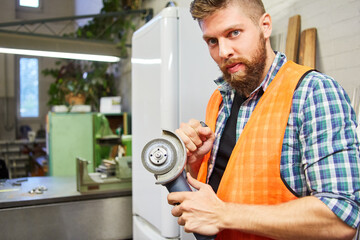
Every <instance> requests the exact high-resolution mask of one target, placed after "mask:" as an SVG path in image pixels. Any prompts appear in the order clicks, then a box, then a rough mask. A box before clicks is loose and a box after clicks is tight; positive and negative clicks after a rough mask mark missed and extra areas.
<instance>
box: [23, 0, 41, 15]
mask: <svg viewBox="0 0 360 240" xmlns="http://www.w3.org/2000/svg"><path fill="white" fill-rule="evenodd" d="M42 5H43V0H16V10H17V11H18V12H42Z"/></svg>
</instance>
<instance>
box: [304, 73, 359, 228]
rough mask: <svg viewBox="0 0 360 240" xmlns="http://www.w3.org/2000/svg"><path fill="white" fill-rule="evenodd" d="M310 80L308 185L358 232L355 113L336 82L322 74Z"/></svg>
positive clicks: (306, 129)
mask: <svg viewBox="0 0 360 240" xmlns="http://www.w3.org/2000/svg"><path fill="white" fill-rule="evenodd" d="M306 78H307V80H306V83H305V84H308V86H307V89H308V90H307V93H306V97H305V100H304V105H303V108H302V114H301V118H302V125H301V129H300V135H299V139H300V144H301V150H300V151H301V156H302V166H303V169H304V172H305V177H306V184H307V187H308V190H309V192H310V194H311V195H313V196H315V197H317V198H319V199H320V200H321V201H322V202H323V203H325V204H326V205H327V206H328V207H329V208H330V209H331V210H332V211H333V212H334V213H335V214H336V215H337V216H338V217H339V218H340V219H342V220H343V221H344V222H345V223H346V224H348V225H349V226H352V227H354V228H355V227H357V226H358V225H359V221H360V216H359V203H360V201H359V199H360V197H359V193H360V174H359V168H360V166H359V164H360V163H359V142H358V137H357V135H356V126H357V124H356V116H355V112H354V110H353V109H352V107H351V104H350V100H349V97H348V96H347V94H346V92H345V91H344V89H343V88H342V87H341V86H340V85H339V84H338V83H337V82H336V81H334V80H333V79H332V78H330V77H328V76H326V75H322V74H320V73H311V74H309V75H308V76H307V77H306ZM306 78H305V79H306ZM305 79H304V81H305Z"/></svg>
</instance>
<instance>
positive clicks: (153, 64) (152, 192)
mask: <svg viewBox="0 0 360 240" xmlns="http://www.w3.org/2000/svg"><path fill="white" fill-rule="evenodd" d="M174 10H175V11H174ZM176 16H177V11H176V9H166V10H165V11H163V12H162V14H160V15H158V16H156V17H155V18H154V19H152V20H151V21H150V22H149V23H148V24H146V25H145V26H144V27H142V28H141V29H140V30H138V31H137V32H135V33H134V35H133V41H132V91H133V92H132V104H133V105H132V135H133V137H132V151H133V153H132V159H133V164H132V167H133V174H132V175H133V196H134V197H133V213H134V215H139V216H141V217H142V218H143V219H144V220H146V221H147V222H149V223H151V224H152V225H153V226H154V227H155V228H157V229H159V232H161V234H162V236H164V237H168V238H173V237H178V236H179V234H180V233H179V227H178V225H177V222H176V219H175V218H174V217H173V216H172V215H171V213H170V211H171V208H170V206H169V205H168V204H167V200H166V196H167V192H166V189H165V188H164V187H162V186H158V185H155V178H154V176H153V174H151V173H149V172H148V171H147V170H145V169H144V167H143V166H142V163H141V151H142V149H143V147H144V146H145V144H146V143H147V142H148V141H150V140H151V139H153V138H156V137H160V136H161V130H162V128H168V127H171V126H175V125H177V124H178V120H177V119H178V117H176V114H177V112H178V110H177V109H176V105H177V98H176V97H175V98H174V95H176V94H177V85H178V84H177V81H178V79H177V67H178V64H177V61H176V59H177V57H176V52H177V47H176V43H172V42H171V41H174V39H175V40H176V39H177V17H176ZM173 49H174V50H173ZM174 51H175V53H174ZM174 58H175V59H174ZM174 106H175V108H174ZM173 114H175V116H172V115H173ZM168 116H170V117H169V118H168ZM134 227H135V226H134ZM134 232H135V230H134ZM139 239H140V238H139Z"/></svg>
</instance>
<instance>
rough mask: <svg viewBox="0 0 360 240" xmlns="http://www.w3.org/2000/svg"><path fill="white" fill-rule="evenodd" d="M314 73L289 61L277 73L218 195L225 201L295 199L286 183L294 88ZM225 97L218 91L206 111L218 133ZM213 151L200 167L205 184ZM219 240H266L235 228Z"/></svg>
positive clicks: (270, 202)
mask: <svg viewBox="0 0 360 240" xmlns="http://www.w3.org/2000/svg"><path fill="white" fill-rule="evenodd" d="M309 70H311V69H310V68H308V67H304V66H300V65H297V64H296V63H294V62H291V61H288V62H287V63H285V64H284V66H282V67H281V68H280V70H279V72H278V73H277V74H276V76H275V78H274V79H273V80H272V82H271V83H270V84H269V86H268V88H267V89H266V91H265V93H264V95H263V96H262V97H261V99H260V100H259V102H258V104H257V106H256V107H255V109H254V111H253V113H252V114H251V116H250V119H249V121H248V123H247V124H246V126H245V128H244V130H243V132H242V134H241V136H240V137H239V139H238V141H237V143H236V145H235V147H234V149H233V152H232V154H231V156H230V159H229V162H228V164H227V167H226V169H225V172H224V175H223V177H222V179H221V181H220V185H219V189H218V192H217V195H218V197H219V198H220V199H222V200H223V201H225V202H234V203H241V204H258V205H273V204H279V203H283V202H287V201H291V200H293V199H296V197H295V196H294V195H293V194H292V193H291V191H290V190H289V189H287V187H286V186H285V184H284V183H283V182H282V180H281V176H280V161H281V151H282V143H283V138H284V134H285V129H286V125H287V121H288V118H289V113H290V109H291V105H292V98H293V93H294V90H295V88H296V86H297V84H298V82H299V80H300V79H301V77H302V76H303V75H304V74H305V73H306V72H308V71H309ZM221 102H222V96H221V94H220V92H219V90H215V92H214V93H213V95H212V96H211V98H210V101H209V103H208V107H207V111H206V123H207V125H208V126H209V127H210V128H211V129H212V131H213V132H215V125H216V119H217V116H218V111H219V106H220V104H221ZM209 157H210V153H208V154H207V155H206V156H205V157H204V159H203V161H202V164H201V167H200V170H199V173H198V180H199V181H202V182H206V178H207V176H206V175H207V171H208V169H207V168H208V160H209ZM217 239H224V240H225V239H226V240H231V239H236V240H238V239H266V238H264V237H259V236H255V235H249V234H246V233H242V232H239V231H234V230H224V231H222V232H220V233H219V234H218V237H217Z"/></svg>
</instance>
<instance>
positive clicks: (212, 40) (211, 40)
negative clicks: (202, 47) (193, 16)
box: [208, 38, 217, 46]
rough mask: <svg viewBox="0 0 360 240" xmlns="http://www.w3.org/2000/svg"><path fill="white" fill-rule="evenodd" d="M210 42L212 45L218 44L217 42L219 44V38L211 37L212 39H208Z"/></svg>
mask: <svg viewBox="0 0 360 240" xmlns="http://www.w3.org/2000/svg"><path fill="white" fill-rule="evenodd" d="M208 44H209V45H211V46H213V45H216V44H217V40H216V39H215V38H210V39H209V40H208Z"/></svg>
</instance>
